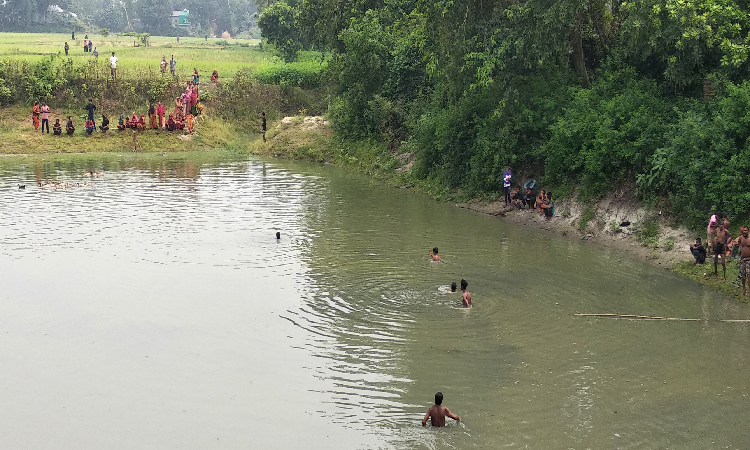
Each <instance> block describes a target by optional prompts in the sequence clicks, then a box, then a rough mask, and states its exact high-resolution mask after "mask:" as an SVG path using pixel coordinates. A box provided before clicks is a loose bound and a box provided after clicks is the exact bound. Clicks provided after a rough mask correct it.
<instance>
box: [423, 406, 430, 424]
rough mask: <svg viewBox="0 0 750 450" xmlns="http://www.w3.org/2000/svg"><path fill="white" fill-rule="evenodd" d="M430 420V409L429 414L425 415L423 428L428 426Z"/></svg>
mask: <svg viewBox="0 0 750 450" xmlns="http://www.w3.org/2000/svg"><path fill="white" fill-rule="evenodd" d="M429 418H430V410H429V409H428V410H427V414H425V415H424V419H422V426H423V427H426V426H427V419H429Z"/></svg>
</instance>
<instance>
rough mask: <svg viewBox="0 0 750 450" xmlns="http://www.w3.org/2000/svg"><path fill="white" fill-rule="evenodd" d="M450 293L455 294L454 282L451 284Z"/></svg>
mask: <svg viewBox="0 0 750 450" xmlns="http://www.w3.org/2000/svg"><path fill="white" fill-rule="evenodd" d="M451 292H456V282H455V281H454V282H453V283H451Z"/></svg>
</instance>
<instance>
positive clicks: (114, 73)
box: [109, 52, 119, 80]
mask: <svg viewBox="0 0 750 450" xmlns="http://www.w3.org/2000/svg"><path fill="white" fill-rule="evenodd" d="M117 61H119V59H117V56H115V52H112V56H110V58H109V67H110V68H111V71H110V73H111V74H112V79H113V80H114V79H115V78H116V77H117Z"/></svg>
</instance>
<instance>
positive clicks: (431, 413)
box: [422, 392, 461, 427]
mask: <svg viewBox="0 0 750 450" xmlns="http://www.w3.org/2000/svg"><path fill="white" fill-rule="evenodd" d="M442 403H443V393H442V392H438V393H437V394H435V404H434V405H432V406H430V408H429V409H428V410H427V414H425V415H424V418H423V419H422V426H423V427H424V426H427V419H430V423H431V424H432V426H433V427H444V426H445V416H448V417H450V418H451V419H453V420H461V418H460V417H458V416H457V415H455V414H453V413H452V412H451V410H450V409H448V408H446V407H445V406H443V405H442Z"/></svg>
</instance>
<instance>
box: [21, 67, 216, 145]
mask: <svg viewBox="0 0 750 450" xmlns="http://www.w3.org/2000/svg"><path fill="white" fill-rule="evenodd" d="M196 72H197V71H196ZM84 109H85V110H86V111H87V113H88V114H87V117H86V121H85V123H84V130H85V131H86V133H87V134H89V135H91V134H93V133H94V132H96V131H97V129H98V130H99V131H100V132H102V133H106V132H107V131H109V128H110V125H109V116H108V115H107V114H106V113H102V117H101V124H100V125H99V126H98V127H97V125H96V123H95V121H94V117H95V115H94V112H95V111H96V105H94V101H93V100H92V99H89V102H88V104H87V105H86V106H85V107H84ZM202 112H203V106H202V105H201V103H200V100H199V99H198V82H197V81H189V82H187V84H186V86H185V90H184V91H183V93H182V94H181V95H180V96H178V97H177V98H175V103H174V110H172V111H171V112H169V114H168V115H167V110H166V108H165V106H164V105H163V104H162V103H161V101H159V102H157V104H156V105H155V104H154V103H153V102H152V103H151V104H150V105H149V107H148V110H147V113H148V122H147V121H146V113H141V114H140V115H138V114H137V113H136V112H135V111H133V112H132V114H131V115H130V116H129V118H126V117H125V115H122V114H121V115H120V118H119V119H118V121H117V129H118V130H119V131H124V130H126V129H132V130H133V131H145V130H147V129H151V130H165V131H178V130H187V132H188V133H193V129H194V123H195V118H196V117H197V116H198V115H200V114H201V113H202ZM49 114H50V107H49V105H47V104H46V103H44V102H42V104H41V105H40V104H39V102H38V101H35V102H34V106H33V107H32V109H31V117H32V123H33V125H34V129H35V130H37V131H38V130H39V127H40V126H41V128H42V130H41V131H42V133H44V132H45V129H46V131H47V134H49V132H50V130H49V128H50V127H49ZM62 131H63V124H62V123H61V122H60V119H56V120H55V123H54V124H53V126H52V132H53V134H54V135H56V136H60V135H62ZM75 131H76V125H75V121H74V120H73V117H72V116H68V117H67V121H66V122H65V133H66V134H68V135H69V136H72V135H73V134H74V133H75Z"/></svg>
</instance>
